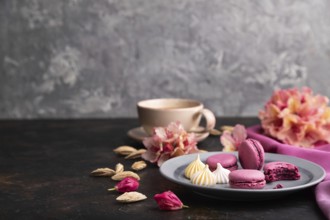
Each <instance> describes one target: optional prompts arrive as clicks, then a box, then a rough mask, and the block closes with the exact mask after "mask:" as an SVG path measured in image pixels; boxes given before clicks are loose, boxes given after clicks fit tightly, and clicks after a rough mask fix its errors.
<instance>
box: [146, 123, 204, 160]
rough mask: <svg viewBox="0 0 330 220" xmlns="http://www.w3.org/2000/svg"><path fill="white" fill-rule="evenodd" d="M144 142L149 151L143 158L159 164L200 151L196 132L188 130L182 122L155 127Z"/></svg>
mask: <svg viewBox="0 0 330 220" xmlns="http://www.w3.org/2000/svg"><path fill="white" fill-rule="evenodd" d="M143 144H144V146H145V147H146V148H147V151H146V152H145V153H144V154H142V158H143V159H145V160H148V161H150V162H151V163H157V165H158V166H161V165H162V163H163V162H164V161H166V160H168V159H170V158H172V157H176V156H180V155H183V154H190V153H196V152H198V148H197V146H196V144H197V139H196V137H195V134H193V133H188V132H186V131H185V130H184V128H183V126H182V124H181V123H180V122H172V123H170V124H169V125H168V126H167V127H156V128H154V133H153V135H152V136H151V137H148V138H145V139H144V140H143Z"/></svg>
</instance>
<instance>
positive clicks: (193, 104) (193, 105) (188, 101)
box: [137, 98, 204, 111]
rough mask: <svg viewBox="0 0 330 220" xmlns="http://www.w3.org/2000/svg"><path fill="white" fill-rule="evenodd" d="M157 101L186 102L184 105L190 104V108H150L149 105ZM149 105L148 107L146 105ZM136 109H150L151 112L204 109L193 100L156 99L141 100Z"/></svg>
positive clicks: (198, 102)
mask: <svg viewBox="0 0 330 220" xmlns="http://www.w3.org/2000/svg"><path fill="white" fill-rule="evenodd" d="M158 101H171V102H173V101H174V102H175V101H177V102H186V103H191V106H186V107H178V108H167V109H162V108H159V107H154V106H150V103H153V102H158ZM148 104H149V105H148ZM137 107H138V108H143V109H150V110H153V111H180V110H187V109H193V108H200V107H202V108H203V107H204V106H203V104H202V103H201V102H200V101H198V100H195V99H185V98H157V99H145V100H141V101H139V102H138V103H137Z"/></svg>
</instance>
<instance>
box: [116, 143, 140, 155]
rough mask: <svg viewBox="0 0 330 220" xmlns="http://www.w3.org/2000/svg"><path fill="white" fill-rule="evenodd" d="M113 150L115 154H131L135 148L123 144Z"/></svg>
mask: <svg viewBox="0 0 330 220" xmlns="http://www.w3.org/2000/svg"><path fill="white" fill-rule="evenodd" d="M113 151H114V152H115V153H116V154H119V155H129V154H131V153H133V152H135V151H137V150H136V148H134V147H131V146H126V145H123V146H119V147H117V148H116V149H114V150H113Z"/></svg>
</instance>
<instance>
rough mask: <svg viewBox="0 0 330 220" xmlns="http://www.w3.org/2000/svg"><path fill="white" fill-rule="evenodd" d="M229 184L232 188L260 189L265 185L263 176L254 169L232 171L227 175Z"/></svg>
mask: <svg viewBox="0 0 330 220" xmlns="http://www.w3.org/2000/svg"><path fill="white" fill-rule="evenodd" d="M229 184H230V187H232V188H240V189H262V188H264V187H265V185H266V181H265V175H264V174H263V173H262V172H261V171H259V170H255V169H242V170H234V171H232V172H230V173H229Z"/></svg>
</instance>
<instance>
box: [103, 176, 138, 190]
mask: <svg viewBox="0 0 330 220" xmlns="http://www.w3.org/2000/svg"><path fill="white" fill-rule="evenodd" d="M139 185H140V184H139V181H138V180H137V179H135V178H133V177H126V178H124V179H123V180H121V181H120V182H119V183H117V185H116V186H115V187H114V188H111V189H108V191H113V190H116V191H118V192H131V191H135V190H137V188H139Z"/></svg>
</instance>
